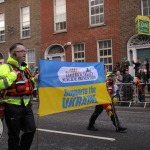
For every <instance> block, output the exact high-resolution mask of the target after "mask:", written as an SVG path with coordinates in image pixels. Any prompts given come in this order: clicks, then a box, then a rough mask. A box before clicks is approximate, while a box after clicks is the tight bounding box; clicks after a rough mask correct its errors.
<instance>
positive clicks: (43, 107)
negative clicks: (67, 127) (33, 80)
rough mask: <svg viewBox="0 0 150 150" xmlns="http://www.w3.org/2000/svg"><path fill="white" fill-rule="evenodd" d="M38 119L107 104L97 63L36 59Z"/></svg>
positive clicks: (107, 97)
mask: <svg viewBox="0 0 150 150" xmlns="http://www.w3.org/2000/svg"><path fill="white" fill-rule="evenodd" d="M38 90H39V109H38V114H39V116H44V115H48V114H53V113H59V112H65V111H69V110H76V109H81V108H85V107H89V106H94V105H98V104H108V103H111V99H110V96H109V94H108V92H107V89H106V78H105V74H104V64H103V63H101V62H82V63H81V62H62V61H54V60H44V59H40V60H39V82H38Z"/></svg>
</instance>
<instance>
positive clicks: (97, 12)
mask: <svg viewBox="0 0 150 150" xmlns="http://www.w3.org/2000/svg"><path fill="white" fill-rule="evenodd" d="M99 12H100V10H99V6H96V7H95V14H99Z"/></svg>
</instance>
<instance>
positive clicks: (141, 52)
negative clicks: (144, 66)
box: [137, 48, 150, 63]
mask: <svg viewBox="0 0 150 150" xmlns="http://www.w3.org/2000/svg"><path fill="white" fill-rule="evenodd" d="M137 57H139V58H140V60H141V62H142V63H143V62H144V61H145V60H150V48H143V49H137Z"/></svg>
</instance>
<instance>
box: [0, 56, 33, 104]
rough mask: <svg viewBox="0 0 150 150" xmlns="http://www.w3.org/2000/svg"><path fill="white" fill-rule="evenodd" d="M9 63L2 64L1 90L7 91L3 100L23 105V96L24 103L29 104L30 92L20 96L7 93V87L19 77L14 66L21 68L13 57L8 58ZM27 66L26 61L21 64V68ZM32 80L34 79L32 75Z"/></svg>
mask: <svg viewBox="0 0 150 150" xmlns="http://www.w3.org/2000/svg"><path fill="white" fill-rule="evenodd" d="M7 63H8V64H10V65H8V64H3V65H1V66H0V91H2V90H4V91H6V97H4V98H3V101H4V102H6V103H10V104H16V105H21V98H23V100H24V104H25V105H27V104H28V103H29V100H30V96H28V95H30V94H27V95H26V94H22V95H18V96H13V95H10V93H8V94H7V89H9V88H10V87H11V86H13V84H14V82H15V81H16V79H17V75H16V73H14V72H13V70H14V68H13V67H12V66H14V67H16V68H19V64H18V62H17V61H16V60H15V59H13V58H12V57H9V58H8V60H7ZM11 65H12V66H11ZM26 68H27V64H26V63H25V62H24V63H23V66H21V67H20V68H19V69H20V70H25V69H26ZM31 80H32V81H33V80H34V79H33V78H32V77H31ZM34 83H35V82H34ZM30 86H32V85H30Z"/></svg>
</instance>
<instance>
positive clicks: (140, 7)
mask: <svg viewBox="0 0 150 150" xmlns="http://www.w3.org/2000/svg"><path fill="white" fill-rule="evenodd" d="M24 7H29V8H25V9H24ZM22 8H23V10H22ZM22 11H23V14H21V12H22ZM12 12H13V13H12ZM28 12H30V13H28ZM26 13H27V17H25V16H26ZM3 14H4V15H5V17H3ZM21 15H22V17H24V18H25V19H24V20H23V21H22V20H21ZM137 15H145V16H150V2H149V0H126V1H122V0H113V1H110V0H82V1H81V0H75V1H71V0H28V1H27V0H16V1H13V2H12V0H7V1H6V0H0V59H1V58H2V57H3V58H4V60H6V58H7V56H8V52H7V51H6V50H8V47H9V46H10V45H11V43H13V42H16V41H17V42H22V43H24V44H25V45H26V46H27V48H28V49H29V50H30V49H31V50H32V49H34V52H31V53H30V52H29V53H28V54H31V55H32V56H33V55H35V59H33V57H31V58H30V57H29V55H28V56H27V61H28V62H29V64H31V65H34V66H35V65H37V60H38V59H39V58H45V59H55V60H62V61H73V62H93V61H96V62H99V61H101V62H104V63H105V64H107V65H108V67H109V70H110V71H112V69H113V67H114V65H115V64H116V62H118V61H119V62H122V61H124V60H129V61H130V63H131V60H132V59H134V60H136V57H137V56H139V57H141V60H142V62H143V61H144V59H145V58H147V57H148V58H150V39H149V38H150V36H148V35H138V34H137V33H136V24H135V18H136V17H137ZM29 16H30V17H29ZM4 18H5V19H4ZM29 18H30V19H29ZM4 21H5V25H3V22H4ZM26 21H27V24H26ZM4 27H5V30H4V29H3V28H4ZM11 27H12V28H11ZM28 30H29V32H28ZM3 33H4V34H5V40H3ZM22 34H23V35H24V34H25V36H26V34H29V36H27V37H22ZM28 57H29V58H30V60H35V61H34V62H31V61H30V60H28ZM1 60H2V59H1ZM131 66H132V63H131ZM131 68H132V67H131Z"/></svg>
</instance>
